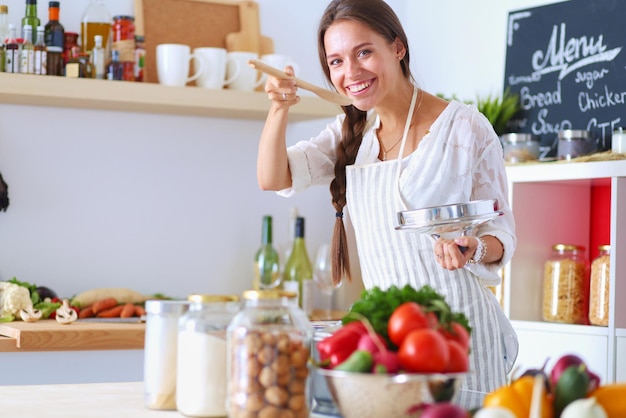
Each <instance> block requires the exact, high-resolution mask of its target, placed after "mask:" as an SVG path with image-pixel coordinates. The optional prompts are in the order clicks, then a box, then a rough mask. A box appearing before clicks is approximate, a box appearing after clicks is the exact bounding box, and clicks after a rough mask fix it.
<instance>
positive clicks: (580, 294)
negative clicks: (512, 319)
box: [543, 244, 589, 324]
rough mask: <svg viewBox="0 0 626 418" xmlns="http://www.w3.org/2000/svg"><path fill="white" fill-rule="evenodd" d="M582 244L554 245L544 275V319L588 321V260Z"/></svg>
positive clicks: (579, 322)
mask: <svg viewBox="0 0 626 418" xmlns="http://www.w3.org/2000/svg"><path fill="white" fill-rule="evenodd" d="M584 253H585V247H582V246H579V245H569V244H555V245H554V246H553V247H552V255H551V256H550V258H549V259H548V260H547V261H546V263H545V266H544V277H543V320H544V321H548V322H563V323H568V324H588V323H589V319H588V316H589V262H588V260H587V258H586V257H585V254H584Z"/></svg>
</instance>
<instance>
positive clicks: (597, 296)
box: [589, 245, 611, 327]
mask: <svg viewBox="0 0 626 418" xmlns="http://www.w3.org/2000/svg"><path fill="white" fill-rule="evenodd" d="M598 250H599V251H600V252H599V254H598V257H596V259H595V260H593V263H591V283H590V286H589V322H591V324H593V325H599V326H603V327H606V326H608V325H609V283H610V281H609V274H610V273H609V272H610V270H611V255H610V251H611V246H610V245H601V246H600V247H598Z"/></svg>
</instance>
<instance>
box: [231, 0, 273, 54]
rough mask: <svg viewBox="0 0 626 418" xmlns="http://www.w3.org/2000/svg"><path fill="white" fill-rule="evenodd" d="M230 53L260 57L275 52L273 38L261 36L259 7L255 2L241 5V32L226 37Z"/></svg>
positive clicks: (244, 2)
mask: <svg viewBox="0 0 626 418" xmlns="http://www.w3.org/2000/svg"><path fill="white" fill-rule="evenodd" d="M226 49H227V50H228V51H247V52H256V53H257V54H259V57H260V56H261V55H264V54H271V53H273V52H274V41H273V40H272V38H270V37H267V36H263V35H261V26H260V23H259V5H258V3H257V2H255V1H242V2H241V3H240V4H239V32H232V33H229V34H227V35H226Z"/></svg>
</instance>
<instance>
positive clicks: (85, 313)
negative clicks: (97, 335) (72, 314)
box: [78, 305, 96, 319]
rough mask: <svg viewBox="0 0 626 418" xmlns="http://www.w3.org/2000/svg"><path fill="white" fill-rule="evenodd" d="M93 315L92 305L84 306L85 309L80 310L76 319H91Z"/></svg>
mask: <svg viewBox="0 0 626 418" xmlns="http://www.w3.org/2000/svg"><path fill="white" fill-rule="evenodd" d="M95 315H96V314H94V313H93V305H91V306H86V307H85V308H83V309H81V310H80V311H79V312H78V318H80V319H84V318H91V317H92V316H95Z"/></svg>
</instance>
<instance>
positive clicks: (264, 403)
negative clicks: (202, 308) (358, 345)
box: [227, 290, 313, 418]
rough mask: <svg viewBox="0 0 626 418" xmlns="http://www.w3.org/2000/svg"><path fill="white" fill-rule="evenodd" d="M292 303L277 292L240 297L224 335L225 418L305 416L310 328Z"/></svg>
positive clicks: (294, 298)
mask: <svg viewBox="0 0 626 418" xmlns="http://www.w3.org/2000/svg"><path fill="white" fill-rule="evenodd" d="M297 300H298V299H297V294H296V293H294V292H286V291H282V290H249V291H246V292H244V307H243V309H242V310H241V311H240V312H239V313H238V314H237V315H235V317H234V318H233V320H232V321H231V323H230V325H229V326H228V330H227V335H228V337H227V347H228V400H227V409H228V416H229V417H243V416H245V417H251V418H254V417H266V416H268V417H269V416H272V417H274V416H289V417H294V418H304V417H308V416H309V408H308V402H307V395H306V394H307V377H308V375H309V369H308V361H309V356H310V345H311V339H312V336H313V328H312V326H311V323H310V322H309V319H308V318H307V316H306V315H305V313H304V312H303V311H302V310H301V309H300V308H299V307H298V302H297Z"/></svg>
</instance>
